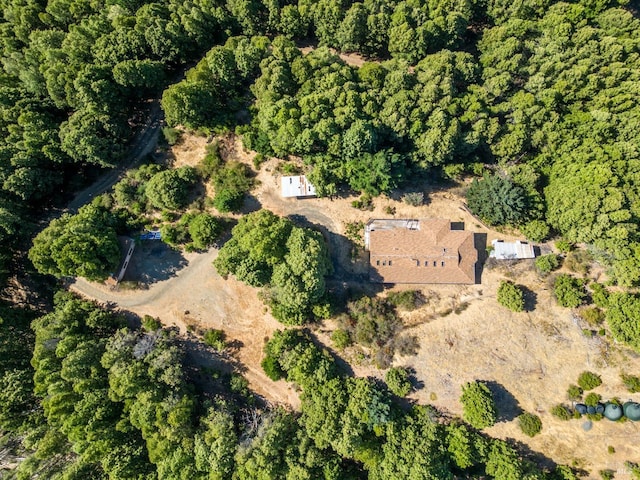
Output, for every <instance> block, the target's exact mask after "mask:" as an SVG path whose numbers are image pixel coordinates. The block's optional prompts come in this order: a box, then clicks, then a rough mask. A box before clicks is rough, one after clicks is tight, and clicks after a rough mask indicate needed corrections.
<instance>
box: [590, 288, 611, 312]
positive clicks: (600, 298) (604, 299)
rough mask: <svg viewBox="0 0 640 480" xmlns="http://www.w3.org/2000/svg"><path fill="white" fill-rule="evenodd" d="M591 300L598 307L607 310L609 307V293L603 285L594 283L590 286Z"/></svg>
mask: <svg viewBox="0 0 640 480" xmlns="http://www.w3.org/2000/svg"><path fill="white" fill-rule="evenodd" d="M589 289H590V290H591V299H592V300H593V303H595V304H596V306H598V307H600V308H606V307H607V306H608V305H609V292H608V291H607V288H606V287H605V286H604V285H602V284H601V283H597V282H593V283H591V284H590V285H589Z"/></svg>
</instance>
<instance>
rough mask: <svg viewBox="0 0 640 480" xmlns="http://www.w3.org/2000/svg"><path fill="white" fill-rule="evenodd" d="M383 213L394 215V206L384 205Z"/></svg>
mask: <svg viewBox="0 0 640 480" xmlns="http://www.w3.org/2000/svg"><path fill="white" fill-rule="evenodd" d="M384 213H386V214H387V215H395V214H396V207H393V206H391V205H387V206H386V207H384Z"/></svg>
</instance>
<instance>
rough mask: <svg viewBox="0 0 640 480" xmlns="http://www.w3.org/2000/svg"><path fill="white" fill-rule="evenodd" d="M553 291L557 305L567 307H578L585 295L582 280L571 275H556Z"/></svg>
mask: <svg viewBox="0 0 640 480" xmlns="http://www.w3.org/2000/svg"><path fill="white" fill-rule="evenodd" d="M553 293H554V295H555V297H556V300H557V301H558V304H559V305H561V306H563V307H568V308H575V307H578V306H580V304H582V302H583V300H584V297H585V292H584V282H583V281H582V280H579V279H577V278H574V277H572V276H571V275H566V274H562V275H558V276H557V277H556V279H555V281H554V284H553Z"/></svg>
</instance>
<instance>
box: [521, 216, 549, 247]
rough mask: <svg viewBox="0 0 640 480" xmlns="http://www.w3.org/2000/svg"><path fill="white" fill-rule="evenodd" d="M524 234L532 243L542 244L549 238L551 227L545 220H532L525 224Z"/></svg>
mask: <svg viewBox="0 0 640 480" xmlns="http://www.w3.org/2000/svg"><path fill="white" fill-rule="evenodd" d="M521 230H522V233H523V235H524V236H525V237H527V238H528V239H529V240H531V241H532V242H542V241H543V240H544V239H546V238H547V237H548V236H549V225H547V223H546V222H545V221H543V220H532V221H530V222H528V223H525V224H524V226H523V227H522V229H521Z"/></svg>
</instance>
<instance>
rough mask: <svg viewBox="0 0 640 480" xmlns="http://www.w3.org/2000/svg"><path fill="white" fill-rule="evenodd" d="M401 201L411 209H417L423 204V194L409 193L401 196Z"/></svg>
mask: <svg viewBox="0 0 640 480" xmlns="http://www.w3.org/2000/svg"><path fill="white" fill-rule="evenodd" d="M402 201H403V202H404V203H406V204H407V205H411V206H412V207H419V206H420V205H422V204H423V203H424V193H422V192H409V193H405V194H404V195H403V196H402Z"/></svg>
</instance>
